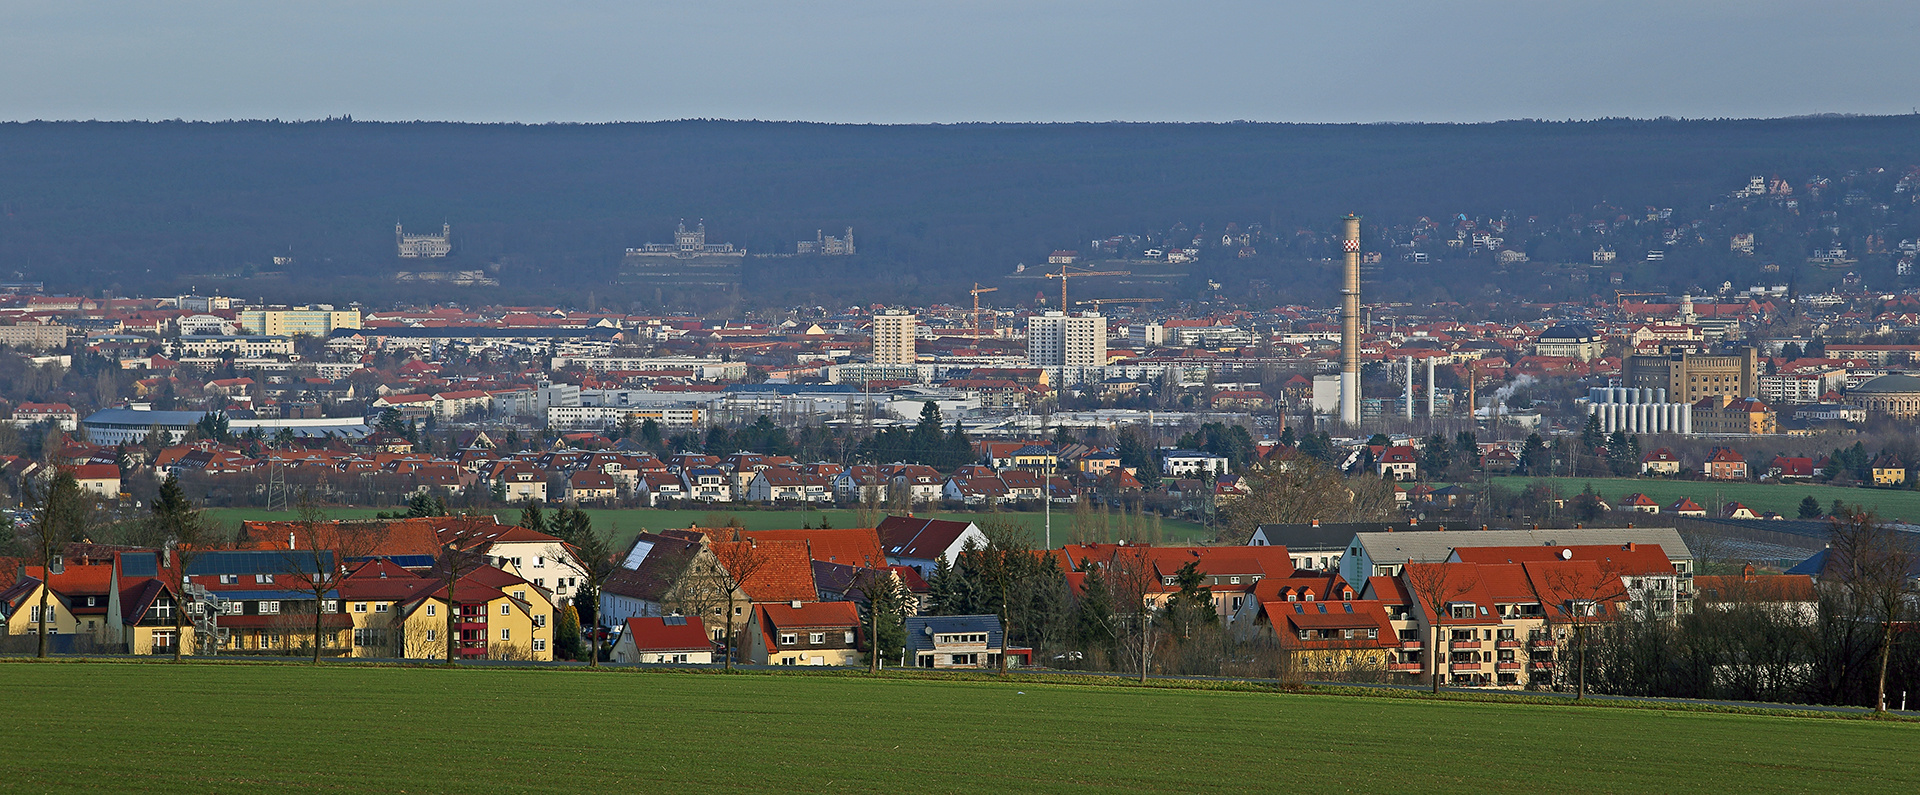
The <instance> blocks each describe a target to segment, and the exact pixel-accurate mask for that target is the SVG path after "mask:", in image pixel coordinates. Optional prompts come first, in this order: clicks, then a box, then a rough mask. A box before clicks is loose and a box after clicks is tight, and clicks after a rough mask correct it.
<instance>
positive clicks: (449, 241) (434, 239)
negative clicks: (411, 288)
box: [393, 224, 453, 259]
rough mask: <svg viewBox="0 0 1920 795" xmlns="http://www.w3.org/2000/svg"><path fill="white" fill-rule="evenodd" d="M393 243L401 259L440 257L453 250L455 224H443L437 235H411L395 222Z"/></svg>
mask: <svg viewBox="0 0 1920 795" xmlns="http://www.w3.org/2000/svg"><path fill="white" fill-rule="evenodd" d="M393 244H394V246H395V247H397V248H398V249H399V250H400V258H401V259H440V258H443V257H445V256H447V253H448V252H451V251H453V224H441V225H440V234H437V235H409V234H407V232H406V230H405V229H402V228H400V225H399V224H394V225H393Z"/></svg>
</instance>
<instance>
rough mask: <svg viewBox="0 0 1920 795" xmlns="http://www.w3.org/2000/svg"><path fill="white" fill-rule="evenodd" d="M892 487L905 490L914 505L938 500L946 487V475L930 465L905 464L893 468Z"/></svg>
mask: <svg viewBox="0 0 1920 795" xmlns="http://www.w3.org/2000/svg"><path fill="white" fill-rule="evenodd" d="M893 488H895V489H901V490H903V491H905V492H906V495H907V499H908V500H910V501H912V503H913V504H915V505H926V504H928V503H932V502H938V501H939V500H940V499H941V495H942V493H943V492H944V490H945V488H946V476H945V475H942V474H940V471H939V470H937V469H934V468H933V467H930V466H923V465H920V464H907V465H901V466H897V467H895V468H894V470H893Z"/></svg>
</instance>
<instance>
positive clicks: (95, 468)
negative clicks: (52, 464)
mask: <svg viewBox="0 0 1920 795" xmlns="http://www.w3.org/2000/svg"><path fill="white" fill-rule="evenodd" d="M61 469H62V470H64V471H66V472H70V473H72V474H73V479H74V480H76V481H79V483H80V490H81V491H83V492H86V493H87V494H90V495H93V496H94V497H98V498H100V499H103V500H117V499H119V498H120V467H118V466H115V465H113V464H80V465H79V466H65V467H61Z"/></svg>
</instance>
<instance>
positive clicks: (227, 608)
mask: <svg viewBox="0 0 1920 795" xmlns="http://www.w3.org/2000/svg"><path fill="white" fill-rule="evenodd" d="M246 609H247V603H246V602H224V603H222V604H221V605H220V612H221V613H222V614H223V615H229V616H238V615H245V614H246Z"/></svg>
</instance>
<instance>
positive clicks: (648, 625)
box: [622, 616, 713, 652]
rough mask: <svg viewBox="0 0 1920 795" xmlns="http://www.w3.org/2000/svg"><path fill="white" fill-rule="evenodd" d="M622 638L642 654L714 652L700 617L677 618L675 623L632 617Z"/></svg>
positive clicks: (653, 618)
mask: <svg viewBox="0 0 1920 795" xmlns="http://www.w3.org/2000/svg"><path fill="white" fill-rule="evenodd" d="M622 637H623V638H624V639H626V640H630V641H632V642H633V646H634V648H635V649H636V650H638V651H654V652H661V651H709V652H710V651H713V641H712V639H710V638H708V637H707V627H706V624H704V623H702V622H701V621H700V617H699V616H688V617H686V618H677V620H676V621H675V622H674V623H671V624H670V623H667V619H666V618H662V617H652V618H629V619H627V622H626V627H625V631H624V633H623V636H622Z"/></svg>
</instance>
